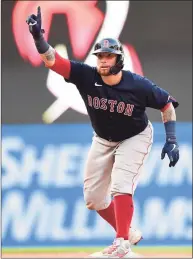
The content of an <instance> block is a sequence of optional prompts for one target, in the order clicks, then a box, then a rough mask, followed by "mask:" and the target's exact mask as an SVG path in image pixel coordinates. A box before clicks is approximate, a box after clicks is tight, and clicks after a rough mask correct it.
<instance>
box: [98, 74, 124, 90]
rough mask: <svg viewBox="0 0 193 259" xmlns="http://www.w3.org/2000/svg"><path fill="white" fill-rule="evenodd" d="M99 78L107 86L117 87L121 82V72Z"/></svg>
mask: <svg viewBox="0 0 193 259" xmlns="http://www.w3.org/2000/svg"><path fill="white" fill-rule="evenodd" d="M101 78H102V80H103V82H104V83H105V84H107V85H110V86H113V85H117V84H118V83H119V82H120V81H121V78H122V71H120V72H119V73H118V74H116V75H109V76H101Z"/></svg>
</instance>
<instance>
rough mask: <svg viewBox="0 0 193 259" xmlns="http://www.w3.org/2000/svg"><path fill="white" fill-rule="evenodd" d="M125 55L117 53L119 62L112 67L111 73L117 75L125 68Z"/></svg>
mask: <svg viewBox="0 0 193 259" xmlns="http://www.w3.org/2000/svg"><path fill="white" fill-rule="evenodd" d="M123 62H124V56H123V55H117V63H116V64H115V65H114V66H113V67H111V68H110V74H112V75H116V74H117V73H119V72H120V71H121V69H123V67H124V63H123Z"/></svg>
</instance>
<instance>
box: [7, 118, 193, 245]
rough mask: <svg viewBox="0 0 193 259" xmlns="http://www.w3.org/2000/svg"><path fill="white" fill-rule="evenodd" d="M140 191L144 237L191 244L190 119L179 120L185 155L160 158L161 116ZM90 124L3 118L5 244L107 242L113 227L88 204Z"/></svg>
mask: <svg viewBox="0 0 193 259" xmlns="http://www.w3.org/2000/svg"><path fill="white" fill-rule="evenodd" d="M153 126H154V144H153V148H152V151H151V154H150V157H149V159H148V160H147V162H146V166H145V170H144V173H143V175H142V177H141V180H140V183H139V186H138V188H137V190H136V193H135V197H134V199H135V213H134V220H133V225H134V226H135V227H139V228H140V229H141V230H142V232H143V235H144V240H143V241H142V243H141V244H143V245H153V246H156V245H191V244H192V123H178V124H177V135H178V140H179V145H180V160H179V162H178V164H177V165H176V167H174V168H169V167H168V164H169V162H168V159H167V158H165V160H163V161H162V160H161V159H160V155H161V149H162V147H163V144H164V141H165V133H164V127H163V124H162V123H153ZM92 134H93V132H92V128H91V127H90V125H89V124H66V125H62V124H52V125H3V126H2V246H3V247H4V248H5V247H7V248H9V247H42V246H46V247H47V246H49V247H50V246H53V247H55V246H93V245H94V246H95V245H97V246H103V245H106V244H109V243H110V242H111V241H112V239H113V237H114V232H113V231H112V230H111V228H110V227H109V226H108V225H107V224H106V223H105V222H104V221H103V220H101V219H100V217H99V216H97V215H96V213H95V212H94V211H89V210H87V209H86V207H85V205H84V200H83V190H82V183H83V169H84V163H85V159H86V157H87V153H88V150H89V147H90V144H91V140H92Z"/></svg>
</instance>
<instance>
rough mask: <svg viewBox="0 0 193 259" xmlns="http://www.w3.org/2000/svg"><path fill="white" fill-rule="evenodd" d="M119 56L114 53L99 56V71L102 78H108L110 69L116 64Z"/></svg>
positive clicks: (99, 54)
mask: <svg viewBox="0 0 193 259" xmlns="http://www.w3.org/2000/svg"><path fill="white" fill-rule="evenodd" d="M116 59H117V55H116V54H113V53H106V52H104V53H98V54H97V71H98V73H99V74H100V75H101V76H108V75H109V71H110V68H111V67H112V66H114V65H115V64H116Z"/></svg>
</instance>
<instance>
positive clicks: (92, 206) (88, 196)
mask: <svg viewBox="0 0 193 259" xmlns="http://www.w3.org/2000/svg"><path fill="white" fill-rule="evenodd" d="M84 201H85V204H86V207H87V209H89V210H96V207H97V202H98V200H97V196H96V194H94V193H92V192H88V191H87V192H85V193H84Z"/></svg>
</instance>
